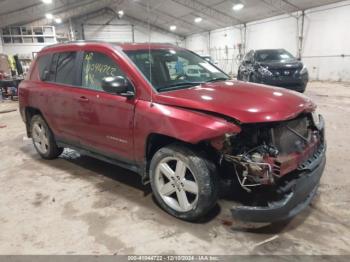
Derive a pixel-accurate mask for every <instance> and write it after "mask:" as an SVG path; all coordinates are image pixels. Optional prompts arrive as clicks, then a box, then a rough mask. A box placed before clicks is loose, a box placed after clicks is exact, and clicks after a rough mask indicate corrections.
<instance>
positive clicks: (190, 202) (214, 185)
mask: <svg viewBox="0 0 350 262" xmlns="http://www.w3.org/2000/svg"><path fill="white" fill-rule="evenodd" d="M150 180H151V186H152V190H153V194H154V196H155V198H156V200H157V202H158V203H159V205H160V206H161V207H162V208H163V209H164V210H165V211H166V212H168V213H169V214H171V215H173V216H175V217H177V218H180V219H183V220H187V221H195V220H198V219H200V218H202V217H203V216H205V215H206V214H207V213H208V212H209V211H210V210H211V209H212V208H213V206H214V205H215V204H216V202H217V197H218V182H217V175H216V167H215V165H214V164H213V163H212V162H211V161H209V160H208V159H206V158H205V157H204V156H203V155H201V154H200V153H198V152H196V151H194V150H192V149H190V148H188V147H186V146H183V145H181V144H173V145H170V146H167V147H163V148H161V149H160V150H158V151H157V152H156V153H155V155H154V156H153V158H152V161H151V166H150Z"/></svg>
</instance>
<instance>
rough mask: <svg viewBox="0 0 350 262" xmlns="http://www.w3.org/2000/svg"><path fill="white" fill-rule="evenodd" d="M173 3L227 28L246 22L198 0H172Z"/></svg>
mask: <svg viewBox="0 0 350 262" xmlns="http://www.w3.org/2000/svg"><path fill="white" fill-rule="evenodd" d="M171 1H173V2H175V3H178V4H180V5H182V6H185V7H187V8H190V9H192V10H193V11H196V12H197V13H201V14H203V15H205V16H207V17H209V18H212V19H215V20H217V21H219V22H221V25H220V26H224V27H226V26H232V25H237V24H243V23H244V21H242V20H240V19H238V18H236V17H234V16H231V15H228V14H226V13H224V12H221V11H219V10H217V9H215V8H214V7H212V6H208V5H205V4H202V3H201V2H199V1H198V0H171Z"/></svg>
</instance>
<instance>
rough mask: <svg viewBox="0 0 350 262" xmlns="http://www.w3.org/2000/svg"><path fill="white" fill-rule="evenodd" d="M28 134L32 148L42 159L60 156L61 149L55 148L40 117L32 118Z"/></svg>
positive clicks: (51, 137)
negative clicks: (29, 134) (29, 133)
mask: <svg viewBox="0 0 350 262" xmlns="http://www.w3.org/2000/svg"><path fill="white" fill-rule="evenodd" d="M30 132H31V136H32V140H33V144H34V147H35V149H36V151H37V152H38V153H39V155H40V156H41V157H42V158H44V159H55V158H57V157H58V156H59V155H61V154H62V152H63V148H60V147H58V146H57V144H56V141H55V138H54V135H53V133H52V131H51V130H50V128H49V126H48V125H47V123H46V121H45V120H44V119H43V117H42V116H41V115H35V116H33V117H32V119H31V121H30Z"/></svg>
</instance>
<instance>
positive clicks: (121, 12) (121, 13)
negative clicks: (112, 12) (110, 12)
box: [118, 10, 124, 18]
mask: <svg viewBox="0 0 350 262" xmlns="http://www.w3.org/2000/svg"><path fill="white" fill-rule="evenodd" d="M123 16H124V11H123V10H119V11H118V17H119V18H122V17H123Z"/></svg>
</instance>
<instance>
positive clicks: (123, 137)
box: [77, 50, 136, 162]
mask: <svg viewBox="0 0 350 262" xmlns="http://www.w3.org/2000/svg"><path fill="white" fill-rule="evenodd" d="M81 64H82V75H81V76H82V77H81V87H82V91H81V96H80V100H79V101H78V103H77V113H78V121H77V123H79V134H80V141H81V144H82V145H83V146H85V147H86V148H88V149H92V150H93V151H96V152H98V153H101V154H104V155H106V156H109V157H112V158H117V159H119V160H122V161H125V162H129V161H130V160H132V159H131V156H132V155H133V119H134V109H135V103H136V100H135V99H127V98H125V97H122V96H118V95H116V94H111V93H107V92H105V91H103V89H102V88H101V81H102V79H103V78H105V77H110V76H123V77H125V78H127V76H126V74H125V73H124V72H123V71H122V70H121V68H120V66H119V64H118V62H117V60H116V58H115V57H113V54H112V53H104V52H102V51H93V50H91V51H86V52H85V53H84V55H83V57H82V62H81Z"/></svg>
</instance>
